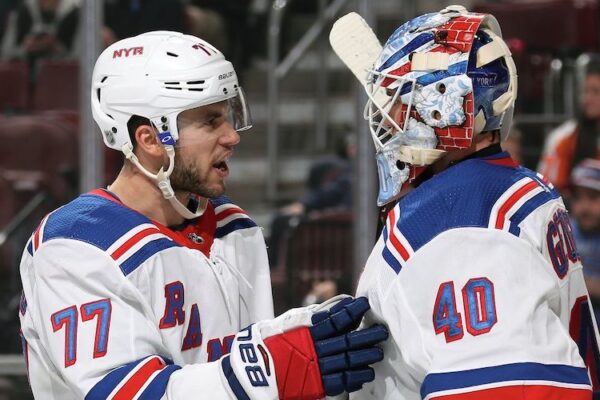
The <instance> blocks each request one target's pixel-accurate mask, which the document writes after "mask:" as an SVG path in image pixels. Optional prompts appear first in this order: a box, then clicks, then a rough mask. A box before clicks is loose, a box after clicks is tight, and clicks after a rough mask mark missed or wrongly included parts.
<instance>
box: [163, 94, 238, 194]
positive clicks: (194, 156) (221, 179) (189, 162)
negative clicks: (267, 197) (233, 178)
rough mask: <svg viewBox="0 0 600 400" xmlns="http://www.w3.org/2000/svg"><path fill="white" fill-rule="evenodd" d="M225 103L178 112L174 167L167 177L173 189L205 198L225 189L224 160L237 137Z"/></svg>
mask: <svg viewBox="0 0 600 400" xmlns="http://www.w3.org/2000/svg"><path fill="white" fill-rule="evenodd" d="M227 107H228V106H227V102H220V103H215V104H210V105H207V106H203V107H198V108H195V109H192V110H187V111H184V112H182V113H181V114H180V115H179V119H178V124H179V141H178V143H177V150H176V156H175V169H174V170H173V173H172V174H171V177H170V180H171V185H172V186H173V189H174V190H176V191H177V190H179V191H186V192H192V193H196V194H199V195H200V196H203V197H209V198H210V197H218V196H220V195H222V194H223V192H224V191H225V178H226V177H227V176H228V175H229V167H228V166H227V160H228V159H229V157H231V155H232V154H233V148H234V146H235V145H236V144H238V143H239V141H240V136H239V134H238V133H237V132H236V131H235V130H234V129H233V127H232V126H231V124H230V123H229V122H228V121H227V111H228V109H227Z"/></svg>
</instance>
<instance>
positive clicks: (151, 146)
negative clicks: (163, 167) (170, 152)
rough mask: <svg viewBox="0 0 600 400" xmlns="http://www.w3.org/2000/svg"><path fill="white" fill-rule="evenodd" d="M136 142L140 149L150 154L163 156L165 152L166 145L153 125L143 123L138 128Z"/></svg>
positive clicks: (135, 135)
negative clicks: (162, 142)
mask: <svg viewBox="0 0 600 400" xmlns="http://www.w3.org/2000/svg"><path fill="white" fill-rule="evenodd" d="M134 137H135V142H136V147H137V149H138V150H141V151H143V152H144V153H146V154H148V155H150V156H156V157H158V156H162V155H163V153H164V147H163V145H162V144H161V143H160V141H159V140H158V136H157V135H156V130H155V129H154V127H153V126H152V125H149V124H148V125H147V124H143V125H140V126H138V127H137V128H136V130H135V133H134Z"/></svg>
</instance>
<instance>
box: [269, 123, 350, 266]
mask: <svg viewBox="0 0 600 400" xmlns="http://www.w3.org/2000/svg"><path fill="white" fill-rule="evenodd" d="M354 158H356V141H355V138H354V136H353V135H347V136H346V137H344V138H343V139H342V140H340V143H339V144H338V146H337V151H336V157H335V158H331V157H327V158H324V159H321V160H318V161H317V162H315V163H314V164H313V165H312V166H311V167H310V170H309V173H308V179H307V185H306V186H307V189H308V190H307V191H306V193H305V194H304V196H302V198H301V199H300V200H298V201H295V202H293V203H291V204H288V205H287V206H285V207H282V208H281V209H279V210H278V212H277V213H276V214H275V216H274V217H273V220H272V222H271V233H270V235H269V240H268V252H269V262H270V264H271V267H274V266H275V265H278V264H279V263H280V261H281V260H279V256H280V254H279V247H280V245H281V240H282V239H284V236H285V233H286V232H287V231H288V229H289V228H290V226H294V225H296V224H297V223H298V222H299V219H300V218H302V217H303V216H305V215H306V214H308V213H311V212H319V211H326V210H350V209H351V208H352V169H353V160H354Z"/></svg>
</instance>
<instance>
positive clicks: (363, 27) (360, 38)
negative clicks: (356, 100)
mask: <svg viewBox="0 0 600 400" xmlns="http://www.w3.org/2000/svg"><path fill="white" fill-rule="evenodd" d="M329 43H330V44H331V47H332V48H333V51H335V53H336V54H337V55H338V57H339V58H340V59H341V60H342V62H343V63H344V64H346V66H347V67H348V68H349V69H350V71H352V73H353V74H354V76H355V77H356V79H358V81H359V82H360V84H361V85H363V86H365V85H366V83H367V74H368V72H367V71H369V70H370V69H372V68H373V64H374V63H375V61H376V60H377V57H379V53H381V49H382V47H381V43H379V39H377V36H375V33H374V32H373V30H372V29H371V27H370V26H369V24H367V21H365V20H364V19H363V18H362V17H361V16H360V15H358V14H357V13H355V12H351V13H349V14H346V15H344V16H343V17H341V18H340V19H338V20H337V21H335V23H334V24H333V27H332V28H331V32H329ZM378 94H380V95H382V96H383V98H380V96H377V99H376V100H378V102H380V103H379V104H383V103H384V102H385V100H386V99H385V97H387V96H386V95H385V94H384V93H382V92H378Z"/></svg>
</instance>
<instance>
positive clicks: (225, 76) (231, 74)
mask: <svg viewBox="0 0 600 400" xmlns="http://www.w3.org/2000/svg"><path fill="white" fill-rule="evenodd" d="M234 74H235V72H234V71H229V72H227V73H226V74H221V75H219V80H220V81H222V80H223V79H227V78H231V77H232V76H233V75H234Z"/></svg>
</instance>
